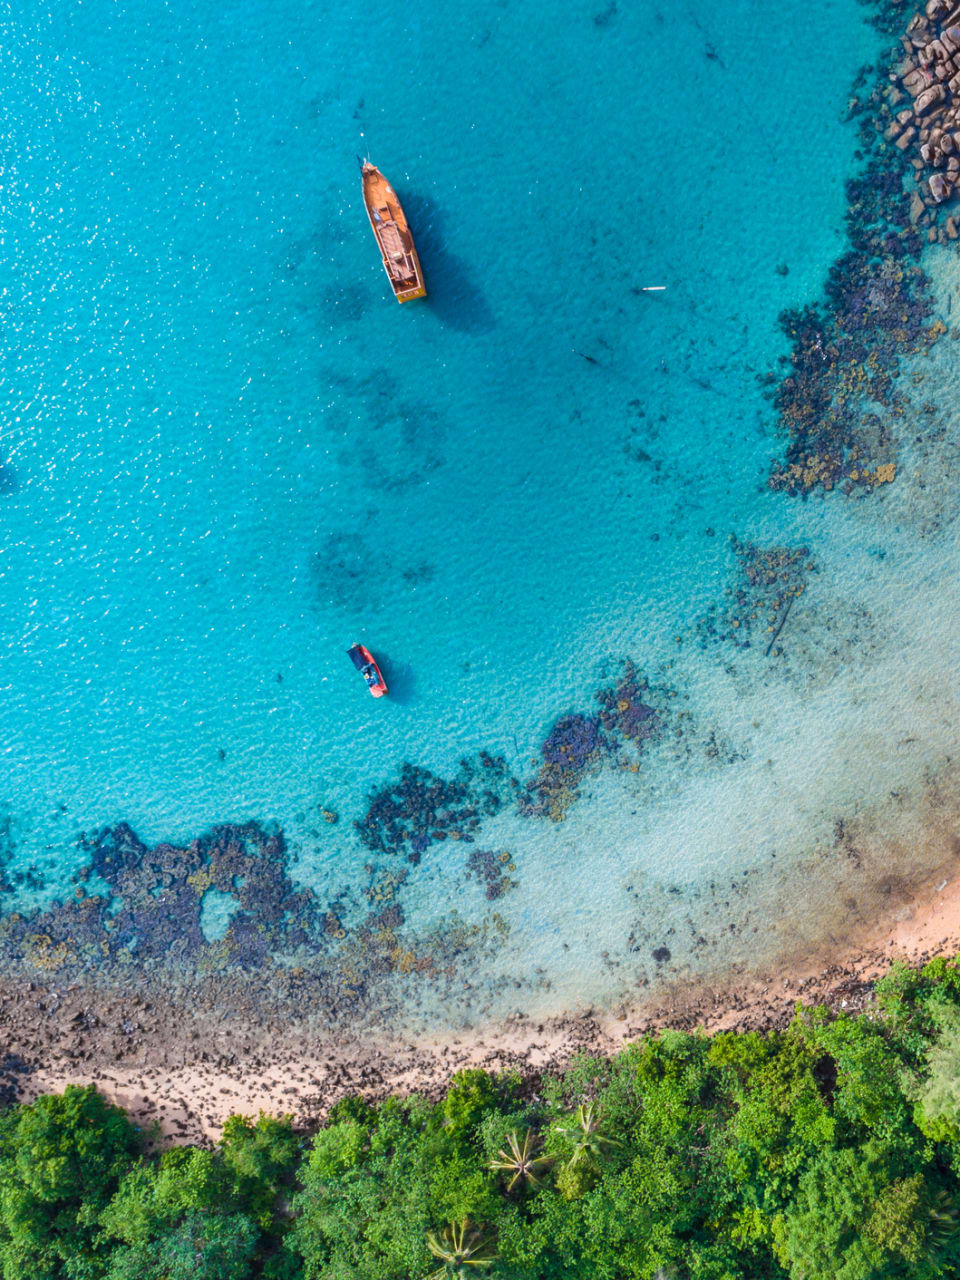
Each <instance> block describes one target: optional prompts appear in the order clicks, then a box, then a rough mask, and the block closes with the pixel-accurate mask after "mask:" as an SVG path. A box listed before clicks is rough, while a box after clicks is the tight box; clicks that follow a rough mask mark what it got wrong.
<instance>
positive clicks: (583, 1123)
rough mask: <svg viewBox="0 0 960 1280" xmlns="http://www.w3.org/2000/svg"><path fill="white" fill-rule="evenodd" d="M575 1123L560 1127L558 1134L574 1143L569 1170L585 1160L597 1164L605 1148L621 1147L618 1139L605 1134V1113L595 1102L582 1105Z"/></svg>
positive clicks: (577, 1112) (574, 1120) (576, 1115)
mask: <svg viewBox="0 0 960 1280" xmlns="http://www.w3.org/2000/svg"><path fill="white" fill-rule="evenodd" d="M572 1119H573V1123H572V1124H569V1125H560V1126H559V1128H558V1132H559V1133H562V1134H564V1135H565V1136H566V1137H568V1138H569V1139H570V1140H571V1141H572V1142H573V1154H572V1155H571V1156H570V1159H569V1160H568V1161H567V1166H568V1168H573V1166H574V1165H577V1164H579V1163H580V1162H581V1161H583V1160H587V1161H590V1162H593V1163H596V1161H598V1160H599V1159H600V1157H601V1156H602V1155H604V1154H605V1151H604V1148H605V1147H619V1146H620V1145H621V1144H620V1143H619V1142H618V1141H617V1140H616V1138H608V1137H607V1135H606V1134H605V1133H604V1132H603V1111H602V1109H601V1108H600V1107H599V1106H597V1104H596V1103H595V1102H588V1103H585V1104H584V1103H581V1104H580V1106H579V1107H577V1110H576V1114H575V1115H574V1116H573V1117H572Z"/></svg>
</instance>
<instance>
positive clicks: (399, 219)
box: [363, 161, 427, 302]
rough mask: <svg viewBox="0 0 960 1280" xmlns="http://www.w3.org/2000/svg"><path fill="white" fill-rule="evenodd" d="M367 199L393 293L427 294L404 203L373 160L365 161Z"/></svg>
mask: <svg viewBox="0 0 960 1280" xmlns="http://www.w3.org/2000/svg"><path fill="white" fill-rule="evenodd" d="M363 203H364V205H365V206H366V210H367V217H368V218H369V219H370V226H371V228H372V230H373V234H374V236H375V238H376V241H377V246H378V248H379V249H380V257H381V258H382V259H383V269H384V271H386V273H387V279H388V280H389V281H390V287H391V288H392V289H393V296H394V297H395V298H396V300H397V301H398V302H410V301H412V300H413V299H414V298H425V297H426V295H427V290H426V286H425V285H424V283H423V271H422V270H421V268H420V258H419V257H418V256H417V249H416V246H415V245H414V243H413V236H412V235H411V233H410V227H409V225H408V223H407V219H406V215H405V214H404V212H403V206H402V205H401V204H400V201H399V199H398V198H397V193H396V192H395V191H394V189H393V187H391V185H390V183H389V182H388V181H387V180H386V178H385V177H384V176H383V174H382V173H381V172H380V170H379V169H378V168H377V167H376V165H372V164H370V163H369V161H364V164H363Z"/></svg>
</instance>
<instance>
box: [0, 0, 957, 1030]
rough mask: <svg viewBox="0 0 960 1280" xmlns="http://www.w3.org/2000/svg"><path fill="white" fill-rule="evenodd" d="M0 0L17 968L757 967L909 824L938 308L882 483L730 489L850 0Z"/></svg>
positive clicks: (778, 347) (9, 731)
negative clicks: (380, 242)
mask: <svg viewBox="0 0 960 1280" xmlns="http://www.w3.org/2000/svg"><path fill="white" fill-rule="evenodd" d="M21 8H22V7H21V6H19V5H16V6H15V5H12V4H10V3H0V75H2V77H3V81H4V84H5V86H6V89H5V92H4V96H3V100H2V102H0V133H2V139H3V155H2V164H3V173H2V190H0V263H2V273H3V274H2V284H3V291H2V299H0V305H2V312H0V315H2V325H3V342H2V349H0V405H2V417H0V697H2V702H0V726H2V735H0V751H2V771H0V859H2V862H3V883H2V888H3V890H4V894H3V899H2V901H3V904H4V910H5V913H6V915H5V919H6V920H7V921H9V920H10V919H11V918H12V917H13V918H15V919H14V925H8V926H5V927H8V928H9V929H13V930H14V933H15V934H16V937H14V934H8V935H5V936H7V937H8V941H9V951H10V955H11V956H12V957H15V959H16V963H18V964H19V963H21V962H22V963H24V964H26V965H28V966H33V967H39V968H40V969H41V970H45V971H47V972H52V973H56V974H61V973H63V974H75V973H85V974H86V975H87V976H88V977H96V976H98V975H99V976H103V977H104V980H107V979H108V978H109V979H110V980H112V978H113V977H115V976H116V975H117V973H125V974H127V975H128V977H129V976H136V975H140V976H144V977H146V976H148V975H149V974H151V973H154V974H155V973H157V972H158V971H159V970H161V969H162V968H163V966H165V965H175V966H179V971H180V972H181V974H194V975H196V974H199V975H201V977H202V976H203V975H209V974H211V973H220V974H223V973H225V972H232V971H236V972H240V973H242V972H244V971H246V969H250V970H251V971H253V970H256V971H258V972H260V973H262V972H263V969H264V966H267V967H268V968H272V969H273V970H274V971H275V972H276V973H277V974H278V975H289V974H290V973H291V972H295V973H296V974H298V975H306V977H305V978H304V981H307V979H309V981H310V982H313V983H314V984H316V987H315V989H316V990H317V991H321V990H322V991H323V992H325V993H326V994H327V996H328V997H329V1001H330V1004H329V1008H330V1010H331V1012H333V1013H335V1012H336V1010H337V1009H338V1008H340V1009H343V1008H344V1007H345V1004H349V1005H351V1006H359V1005H360V1004H362V1005H363V1006H364V1008H366V1009H367V1010H368V1011H370V1012H371V1013H376V1011H377V1010H378V1009H383V1008H386V1007H387V1006H388V1004H389V1006H390V1007H391V1008H392V1009H393V1010H394V1016H400V1017H401V1018H402V1017H403V1016H408V1017H409V1018H410V1019H411V1020H415V1019H419V1020H420V1021H421V1022H426V1023H428V1024H430V1025H432V1026H437V1027H440V1026H443V1025H448V1024H450V1023H458V1022H462V1021H464V1020H467V1019H475V1018H479V1017H494V1018H496V1017H500V1016H503V1015H505V1014H507V1013H509V1012H511V1011H513V1010H516V1009H523V1010H527V1011H529V1010H531V1009H535V1010H538V1011H546V1012H549V1011H559V1010H561V1009H564V1008H567V1007H570V1006H573V1005H582V1004H585V1003H590V1002H600V1003H603V1004H606V1005H608V1006H613V1005H614V1004H616V1003H617V1002H619V1001H622V1000H631V999H635V998H637V997H638V996H639V995H641V994H645V993H649V992H650V991H655V990H657V989H658V984H662V983H664V982H667V981H672V980H673V979H674V978H676V977H679V976H685V975H691V974H699V973H703V974H707V973H714V972H719V971H722V970H724V969H725V968H729V967H730V966H733V965H743V964H748V963H752V962H759V961H761V960H765V959H768V958H770V957H774V956H777V955H783V954H786V953H787V952H789V951H790V950H791V949H793V948H796V947H801V946H808V945H813V944H816V943H817V942H819V941H820V940H822V939H823V938H824V937H826V936H833V937H836V936H838V935H839V934H842V933H843V931H844V930H845V929H846V928H847V927H849V925H850V924H851V922H853V923H857V924H862V923H864V922H867V921H869V920H870V919H871V918H872V916H873V915H874V914H876V913H880V912H881V911H885V910H887V911H888V910H891V909H892V904H894V905H895V903H896V901H897V900H898V897H897V895H898V893H899V892H900V888H901V887H902V886H903V885H904V884H906V883H908V882H909V881H910V880H911V877H912V876H915V875H917V874H920V873H926V872H928V871H930V870H931V869H932V868H935V867H938V866H939V865H940V864H941V863H943V864H946V863H948V862H949V861H950V860H951V859H952V858H953V857H955V850H954V846H953V841H952V834H951V833H952V830H953V826H952V824H953V812H952V809H951V797H952V796H953V795H955V794H956V792H955V788H954V785H953V778H952V773H951V770H952V767H953V766H952V763H951V753H952V752H953V751H954V749H955V747H956V737H957V734H956V724H957V719H956V716H957V691H956V687H955V671H956V664H957V658H958V656H960V655H958V653H957V647H958V644H957V629H956V626H955V622H956V605H957V588H956V584H955V573H954V569H955V564H956V559H955V555H956V549H955V531H954V526H953V523H952V519H953V510H954V508H955V506H956V494H957V474H956V458H957V445H958V442H960V434H958V425H960V424H958V421H957V415H956V413H955V412H953V411H952V410H951V409H949V408H944V407H943V406H945V405H949V404H950V402H951V400H952V399H953V397H951V381H950V380H951V362H950V355H951V353H952V352H954V351H955V350H956V347H955V346H954V344H953V343H952V342H951V341H949V339H946V340H945V341H943V342H942V343H940V344H938V345H937V346H936V347H935V348H934V349H933V351H932V353H931V354H930V355H929V356H927V357H925V358H924V360H923V363H922V368H919V369H918V370H917V371H911V370H908V369H905V370H904V372H903V375H902V376H903V378H904V380H909V379H910V378H911V377H912V378H914V380H916V379H923V380H925V382H924V389H923V391H922V395H920V399H921V400H922V399H924V398H929V399H930V400H932V401H935V403H936V405H937V409H936V419H935V422H934V420H933V417H932V416H931V414H930V413H928V414H927V415H926V416H923V413H922V411H921V410H920V409H919V408H918V409H917V414H918V418H917V422H916V423H913V422H901V423H900V424H899V426H898V440H899V444H898V448H899V453H898V455H897V456H898V464H897V480H896V483H894V484H890V485H883V486H878V487H877V488H876V489H874V490H872V491H870V492H868V493H863V494H857V493H855V494H854V495H852V496H847V495H844V494H843V493H841V492H833V493H830V494H826V495H824V494H823V493H822V491H821V492H819V493H815V494H812V495H810V496H808V497H798V496H788V495H786V494H783V493H776V492H773V491H771V489H770V488H769V486H768V484H767V478H768V475H769V474H770V470H771V465H772V464H773V461H774V460H776V459H777V458H778V457H780V456H781V455H782V452H783V441H782V439H781V438H780V437H779V436H778V435H777V433H776V431H775V429H774V424H775V415H774V411H773V409H772V407H771V403H770V399H769V395H768V394H765V390H764V385H763V382H762V379H763V377H764V375H765V374H767V373H768V371H770V370H775V369H776V367H777V360H778V358H779V357H780V356H782V355H783V354H784V353H785V352H786V350H787V340H786V338H785V337H784V336H783V334H782V333H781V331H780V329H779V328H778V324H777V317H778V315H779V313H780V312H781V311H783V309H784V308H787V307H798V306H803V305H805V304H806V303H808V302H815V301H816V300H817V299H818V298H820V297H821V296H822V293H823V289H824V283H825V280H826V278H827V273H828V271H829V268H830V266H831V263H832V262H833V261H834V260H835V259H836V258H837V257H838V255H840V254H841V253H842V252H843V250H844V247H845V239H844V235H845V233H844V225H843V216H844V212H845V208H846V200H845V196H844V179H845V178H846V177H847V176H848V175H849V174H851V173H852V172H853V171H854V170H855V168H856V157H855V154H854V153H855V150H856V148H857V145H858V141H857V133H856V128H855V125H854V124H853V123H851V122H848V121H846V120H845V117H846V113H847V107H848V100H849V98H850V94H851V88H850V86H851V84H852V83H853V81H854V78H855V77H856V75H857V73H858V70H859V69H860V68H861V66H863V64H865V63H870V62H871V61H872V60H874V59H875V58H876V57H877V55H878V54H879V52H880V49H881V45H882V41H881V38H880V37H879V36H878V35H877V33H876V32H874V31H873V30H871V28H870V27H868V26H867V25H866V23H865V21H864V18H865V10H864V9H863V7H862V6H861V5H860V4H858V3H857V2H856V0H833V3H824V4H820V5H816V6H813V7H810V6H806V5H804V6H800V5H799V4H797V3H793V2H791V3H788V4H783V5H780V6H775V7H773V8H772V9H769V10H766V11H765V12H764V14H763V19H762V30H761V24H760V23H759V22H758V17H757V10H756V6H755V5H753V4H750V3H747V2H746V0H723V2H722V3H709V4H708V3H706V2H705V0H680V2H679V3H677V4H673V5H662V6H661V5H658V4H657V3H655V2H654V0H642V2H641V3H638V4H632V5H626V4H617V3H610V4H609V5H606V4H605V0H597V2H596V3H595V4H593V5H591V4H589V3H587V4H584V3H572V2H567V0H562V2H561V3H559V4H553V5H551V6H549V12H547V10H545V9H544V8H543V6H529V5H528V6H520V5H507V4H505V3H496V4H492V5H491V4H485V5H482V6H481V5H478V4H474V3H470V2H469V0H467V2H466V3H462V4H458V5H448V4H435V5H432V6H421V7H419V8H418V9H416V10H411V9H410V8H409V6H394V7H392V8H391V7H389V6H387V7H384V6H378V7H376V8H367V9H359V8H358V7H357V6H354V5H347V4H343V3H340V0H333V2H331V3H329V4H315V3H312V2H311V0H296V3H293V2H291V0H275V2H274V3H272V4H270V5H265V4H263V3H261V2H260V0H257V2H255V3H254V2H251V0H246V2H245V3H243V4H238V5H233V6H223V5H221V4H212V3H210V2H209V0H199V2H198V3H196V4H193V5H190V6H183V5H158V4H156V3H154V2H153V0H150V2H149V3H148V2H147V0H142V2H136V0H133V2H131V0H89V2H88V3H84V4H82V5H79V4H74V3H68V2H67V0H61V2H59V3H49V2H42V3H39V4H37V5H35V6H31V7H30V9H29V12H28V14H27V16H23V14H22V12H21ZM357 154H360V155H361V156H362V155H368V156H369V157H370V158H371V159H372V160H373V161H374V162H375V163H377V164H378V165H379V166H380V167H381V168H382V169H383V171H384V172H385V173H386V175H387V176H388V178H389V179H390V180H391V181H392V183H393V184H394V186H395V187H396V188H397V190H398V192H399V193H400V195H401V198H402V199H403V201H404V205H405V208H406V211H407V214H408V217H409V220H410V222H411V225H412V227H413V230H414V234H415V236H416V239H417V244H418V247H419V250H420V256H421V260H422V262H423V267H424V272H425V276H426V281H427V287H428V290H429V297H428V299H427V300H426V301H425V302H424V303H422V304H417V303H415V304H412V305H405V306H403V307H399V306H397V304H396V303H395V302H394V301H393V299H392V296H391V295H390V293H389V288H388V284H387V280H386V277H385V275H384V273H383V270H382V268H381V265H380V262H379V257H378V254H377V251H376V246H375V244H374V242H373V239H372V236H371V234H370V230H369V226H368V224H367V221H366V216H365V213H364V210H363V206H362V202H361V198H360V185H359V177H358V172H357V162H356V159H355V157H356V155H357ZM925 265H926V266H927V269H928V270H929V272H930V274H931V276H932V277H933V279H934V281H935V285H936V290H937V307H938V309H939V311H940V312H943V313H945V312H946V308H947V307H948V305H949V301H950V298H951V297H952V295H953V294H954V293H955V292H956V288H957V278H958V277H957V270H956V266H955V264H954V260H953V258H952V257H951V256H950V255H949V254H948V253H947V252H946V251H945V250H942V249H939V248H933V249H931V250H930V251H929V253H928V255H927V258H926V259H925ZM651 285H652V286H665V288H664V289H663V290H662V291H659V292H644V287H645V286H651ZM917 385H919V383H917ZM931 442H932V443H931ZM771 574H772V575H773V577H772V578H771V577H770V575H771ZM765 583H766V586H768V587H769V586H770V583H773V586H772V587H771V588H770V589H769V590H766V588H765ZM801 588H802V590H801ZM788 606H789V607H788ZM781 623H782V629H781V630H779V632H778V631H777V628H778V627H779V626H780V624H781ZM775 632H776V633H777V634H776V635H775V634H774V633H775ZM354 640H363V641H365V642H366V643H367V644H368V645H369V646H370V647H371V648H372V649H373V650H374V652H375V653H376V654H377V656H378V657H379V658H380V660H381V664H382V666H383V668H384V673H385V675H386V678H387V680H388V682H389V684H390V687H391V696H390V697H389V698H388V699H384V700H381V701H379V702H378V701H374V700H373V699H371V698H370V697H369V696H368V695H367V694H366V693H365V692H364V689H363V686H362V683H361V682H360V681H359V680H358V678H357V677H356V675H355V673H354V671H353V668H352V667H351V665H350V663H349V661H348V659H347V658H346V655H345V650H346V648H347V647H348V646H349V644H350V643H351V642H352V641H354ZM771 641H772V643H771ZM120 824H127V826H128V828H129V830H128V829H127V828H123V829H122V830H121V833H120V834H119V835H118V834H117V830H116V829H117V827H118V826H119V825H120ZM134 833H135V835H134ZM56 903H59V904H60V906H59V907H55V906H52V904H56ZM77 903H80V904H81V905H80V906H77ZM84 903H85V904H87V905H86V906H83V904H84ZM67 904H73V905H71V906H69V907H68V906H67ZM38 912H41V913H44V914H42V915H40V916H38V915H36V913H38ZM24 919H26V920H28V921H29V920H31V919H35V920H38V921H39V922H40V923H39V924H38V925H37V926H36V927H35V928H33V932H31V931H30V927H27V931H26V933H24V926H23V925H22V921H23V920H24ZM17 929H19V930H20V932H19V933H17V932H16V930H17ZM0 941H2V939H0ZM13 962H14V961H13V960H11V963H13ZM278 980H279V977H278Z"/></svg>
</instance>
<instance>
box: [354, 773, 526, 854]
mask: <svg viewBox="0 0 960 1280" xmlns="http://www.w3.org/2000/svg"><path fill="white" fill-rule="evenodd" d="M517 787H518V783H517V782H516V780H515V779H514V778H512V777H511V776H510V774H509V772H508V770H507V766H506V763H505V761H504V760H503V759H502V758H501V757H494V756H490V755H488V754H487V753H486V752H485V751H483V752H481V753H480V755H479V756H478V758H477V760H476V761H475V762H474V761H470V760H461V761H460V767H459V769H458V771H457V773H456V775H455V776H454V777H453V778H451V779H449V780H448V779H444V778H439V777H437V775H436V774H434V773H431V772H430V770H429V769H422V768H419V767H418V766H417V765H413V764H409V763H407V764H405V765H404V766H403V769H402V771H401V773H400V777H399V779H398V780H397V781H396V782H394V783H388V784H387V785H386V786H384V787H381V788H380V789H379V790H377V791H374V792H373V793H372V794H371V796H370V805H369V808H368V809H367V812H366V814H365V815H364V816H363V817H362V818H361V819H359V820H358V821H357V822H355V823H354V824H353V825H354V827H355V828H356V830H357V833H358V834H359V837H360V840H361V842H362V843H363V845H364V847H365V848H367V849H369V850H371V852H375V853H400V854H403V855H405V856H406V858H407V859H408V860H409V861H410V862H412V863H414V864H416V863H418V862H419V861H420V858H421V856H422V855H423V853H424V852H425V851H426V849H427V847H428V845H430V844H432V843H435V842H437V841H441V840H465V841H467V842H470V841H472V840H473V838H474V833H475V832H476V831H477V829H478V828H479V826H480V820H481V818H482V817H484V816H486V817H492V816H493V815H494V814H496V813H499V812H500V810H501V809H502V808H503V806H504V804H505V803H506V802H507V800H508V799H509V798H510V796H511V792H512V791H516V789H517Z"/></svg>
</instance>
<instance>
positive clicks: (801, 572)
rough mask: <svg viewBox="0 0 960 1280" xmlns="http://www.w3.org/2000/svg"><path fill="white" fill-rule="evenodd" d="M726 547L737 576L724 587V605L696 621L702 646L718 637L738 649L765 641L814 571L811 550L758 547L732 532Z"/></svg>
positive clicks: (774, 634) (771, 638)
mask: <svg viewBox="0 0 960 1280" xmlns="http://www.w3.org/2000/svg"><path fill="white" fill-rule="evenodd" d="M730 545H731V549H732V551H733V554H734V556H735V558H736V564H737V576H736V579H735V582H734V585H733V586H731V587H727V588H726V600H725V602H724V605H723V606H722V607H721V608H719V609H715V610H713V612H712V613H711V614H710V615H709V616H708V617H705V618H703V619H702V620H701V622H700V624H699V632H700V641H701V644H705V643H706V642H707V641H708V640H723V641H728V642H730V643H732V644H734V645H736V646H737V648H740V649H748V648H750V647H751V645H755V644H757V643H762V644H766V645H770V644H771V643H772V642H773V641H774V640H775V638H776V637H777V636H778V634H779V631H780V630H781V629H782V627H783V625H784V623H785V621H786V619H787V618H788V616H789V611H790V610H791V609H792V608H793V605H794V602H795V601H796V600H798V599H799V598H800V596H802V595H803V593H804V592H805V591H806V589H807V581H808V579H809V576H810V574H812V573H813V572H814V571H815V565H814V563H813V561H812V560H811V558H810V548H809V547H788V546H772V547H763V546H758V545H757V544H756V543H754V542H741V541H740V540H739V539H738V538H737V537H736V536H731V538H730Z"/></svg>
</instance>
